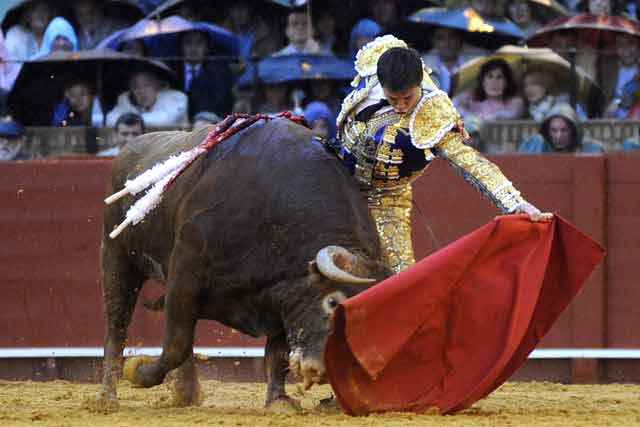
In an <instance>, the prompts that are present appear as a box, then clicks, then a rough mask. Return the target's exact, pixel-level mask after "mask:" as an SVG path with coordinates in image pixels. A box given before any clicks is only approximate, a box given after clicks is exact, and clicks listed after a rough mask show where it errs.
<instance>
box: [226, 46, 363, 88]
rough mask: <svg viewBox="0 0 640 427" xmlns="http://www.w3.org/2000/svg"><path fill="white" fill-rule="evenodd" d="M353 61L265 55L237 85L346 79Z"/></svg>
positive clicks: (247, 71) (309, 56)
mask: <svg viewBox="0 0 640 427" xmlns="http://www.w3.org/2000/svg"><path fill="white" fill-rule="evenodd" d="M355 74H356V72H355V70H354V68H353V61H351V60H349V59H343V58H338V57H337V56H333V55H308V54H301V55H281V56H268V57H266V58H264V59H262V60H260V61H258V63H257V71H256V68H255V67H254V65H253V64H251V65H249V67H248V68H247V70H246V71H245V72H244V74H242V76H240V79H239V80H238V86H240V87H246V86H252V85H253V84H254V82H256V81H257V83H260V84H278V83H286V82H300V81H308V80H339V81H348V80H351V79H352V78H353V77H355Z"/></svg>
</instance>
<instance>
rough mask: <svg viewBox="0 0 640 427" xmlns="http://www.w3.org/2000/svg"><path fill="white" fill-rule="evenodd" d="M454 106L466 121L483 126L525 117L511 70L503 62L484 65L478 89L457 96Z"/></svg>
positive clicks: (499, 60)
mask: <svg viewBox="0 0 640 427" xmlns="http://www.w3.org/2000/svg"><path fill="white" fill-rule="evenodd" d="M453 103H454V105H455V106H456V108H457V109H458V111H459V112H460V114H462V116H463V118H464V120H465V121H466V120H469V119H471V118H472V117H475V118H477V119H478V120H480V121H481V122H483V121H490V120H509V119H519V118H521V117H522V115H523V113H524V102H523V101H522V98H520V96H519V95H518V88H517V85H516V82H515V80H514V78H513V72H512V71H511V67H510V66H509V64H507V63H506V62H505V61H504V60H502V59H492V60H490V61H487V62H486V63H484V64H483V65H482V67H480V72H479V73H478V78H477V80H476V84H475V87H474V88H473V89H472V90H471V91H466V92H462V93H460V94H459V95H457V96H456V97H455V98H453Z"/></svg>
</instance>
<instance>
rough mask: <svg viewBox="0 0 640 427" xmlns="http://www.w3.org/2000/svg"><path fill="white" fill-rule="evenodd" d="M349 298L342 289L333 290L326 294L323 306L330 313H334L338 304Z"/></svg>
mask: <svg viewBox="0 0 640 427" xmlns="http://www.w3.org/2000/svg"><path fill="white" fill-rule="evenodd" d="M345 299H347V297H346V296H345V295H344V294H343V293H342V292H340V291H336V292H332V293H330V294H329V295H325V297H324V299H323V300H322V308H323V310H324V312H325V313H326V314H328V315H332V314H333V312H334V311H336V308H337V307H338V304H340V303H341V302H342V301H344V300H345Z"/></svg>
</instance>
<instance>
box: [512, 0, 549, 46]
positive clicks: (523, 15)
mask: <svg viewBox="0 0 640 427" xmlns="http://www.w3.org/2000/svg"><path fill="white" fill-rule="evenodd" d="M506 12H507V13H506V15H507V17H508V18H509V19H511V20H512V21H513V22H514V23H515V24H516V25H517V26H518V27H520V29H521V30H522V32H523V33H524V35H525V38H527V37H529V36H530V35H531V34H533V33H534V32H535V31H536V30H537V29H538V28H540V26H541V22H538V21H536V20H535V19H534V17H533V12H532V10H531V5H530V4H529V1H528V0H512V1H511V2H509V4H508V6H507V11H506Z"/></svg>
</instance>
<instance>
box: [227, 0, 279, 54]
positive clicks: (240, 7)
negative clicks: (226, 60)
mask: <svg viewBox="0 0 640 427" xmlns="http://www.w3.org/2000/svg"><path fill="white" fill-rule="evenodd" d="M224 26H225V27H226V28H228V29H229V31H231V32H233V33H235V34H237V35H239V36H240V37H241V38H242V40H243V47H242V49H241V56H242V58H244V59H245V60H246V59H248V58H249V57H251V56H259V57H263V56H267V55H271V54H272V53H274V52H275V51H276V50H278V47H279V46H282V37H281V33H280V32H279V31H276V30H275V28H271V26H270V25H269V24H268V23H267V21H266V20H265V19H263V17H261V16H259V13H258V11H257V10H256V2H253V1H249V0H236V1H233V2H231V4H230V6H229V13H228V16H227V19H226V22H225V24H224Z"/></svg>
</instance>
